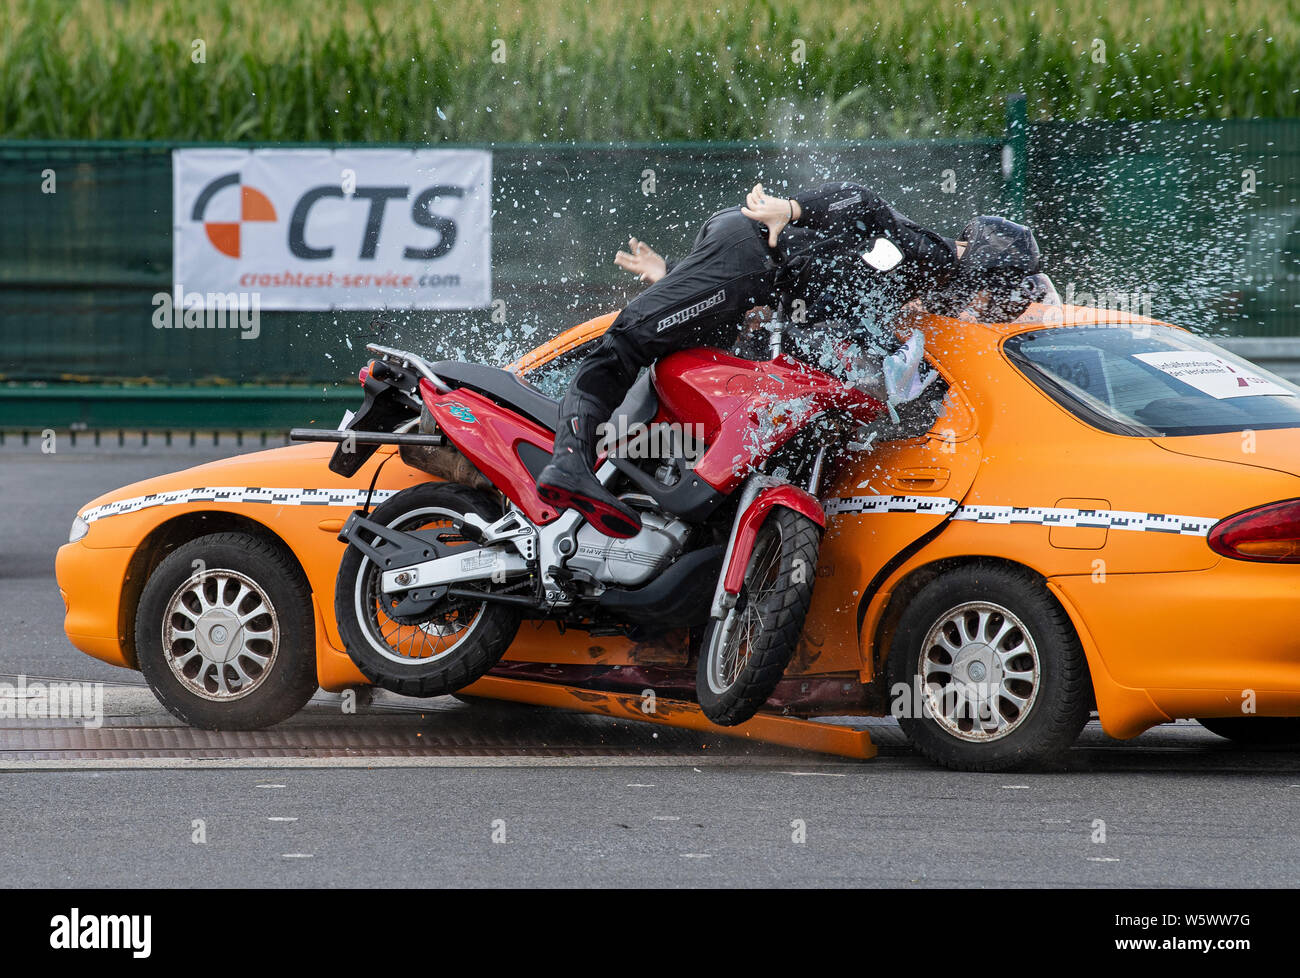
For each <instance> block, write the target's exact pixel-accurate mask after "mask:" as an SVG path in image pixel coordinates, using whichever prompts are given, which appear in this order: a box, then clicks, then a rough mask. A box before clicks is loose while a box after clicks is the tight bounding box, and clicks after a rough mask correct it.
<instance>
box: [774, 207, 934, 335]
mask: <svg viewBox="0 0 1300 978" xmlns="http://www.w3.org/2000/svg"><path fill="white" fill-rule="evenodd" d="M794 199H795V201H796V202H797V203H798V204H799V207H800V209H801V211H802V213H801V214H800V216H799V218H798V220H796V221H793V222H792V223H790V224H788V225H786V227H785V228H784V229H783V230H782V231H781V235H780V237H779V238H778V239H777V247H776V253H775V255H774V258H775V260H776V261H777V262H778V264H779V266H780V272H779V274H778V278H777V287H778V288H779V289H781V290H782V291H786V292H788V293H789V294H790V295H791V296H793V297H795V298H801V299H803V300H804V302H805V303H806V304H807V308H808V314H809V318H810V319H811V320H812V321H821V320H827V319H840V320H844V321H846V322H852V323H863V324H864V325H867V326H872V325H877V326H883V325H885V324H887V323H889V322H892V320H893V319H894V317H895V316H896V315H897V313H898V311H899V310H900V309H901V308H902V307H903V306H904V305H906V304H907V303H908V302H910V301H911V300H913V299H915V298H917V297H918V296H921V295H923V294H925V293H926V292H929V291H931V290H933V289H936V288H941V287H942V286H944V285H945V284H947V283H948V282H949V281H950V280H951V279H952V277H953V276H954V275H955V274H956V269H957V246H956V243H955V242H954V241H953V240H952V239H951V238H945V237H944V236H943V235H941V234H938V233H936V232H934V231H931V230H930V229H929V228H926V227H923V226H922V225H920V224H917V223H916V222H915V221H913V220H911V219H910V218H908V217H907V216H905V215H903V214H901V213H899V212H898V211H897V210H895V209H894V208H893V207H891V206H890V205H889V204H888V203H886V202H885V201H884V200H883V199H882V198H881V197H880V196H879V195H878V194H876V193H875V192H874V191H872V190H869V189H868V188H866V187H863V186H861V185H859V184H855V183H828V184H823V185H822V186H820V187H818V188H816V189H814V190H809V191H806V192H804V193H800V194H796V195H795V197H794ZM882 239H883V241H884V242H888V244H881V243H880V242H881V240H882ZM890 245H892V247H890ZM895 249H896V250H895Z"/></svg>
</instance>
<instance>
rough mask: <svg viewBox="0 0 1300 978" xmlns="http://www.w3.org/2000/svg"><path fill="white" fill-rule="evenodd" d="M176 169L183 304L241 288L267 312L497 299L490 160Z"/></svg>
mask: <svg viewBox="0 0 1300 978" xmlns="http://www.w3.org/2000/svg"><path fill="white" fill-rule="evenodd" d="M172 174H173V176H172V184H173V189H172V195H173V218H172V220H173V234H172V248H173V254H172V268H173V270H174V271H173V278H174V286H175V291H176V295H177V300H178V302H179V303H184V304H185V305H193V304H195V303H194V301H193V298H194V296H195V295H196V294H198V295H208V294H213V295H221V296H227V297H230V296H231V295H232V293H233V294H234V295H236V296H238V295H243V296H249V295H252V296H256V301H258V302H259V303H260V307H261V308H263V309H382V308H388V309H469V308H480V307H484V306H487V305H489V304H490V302H491V289H492V277H491V276H492V270H491V264H492V236H491V220H492V218H491V214H492V155H491V154H490V153H488V152H485V151H482V150H460V149H454V150H433V149H431V150H395V149H346V150H342V149H341V150H328V149H264V150H263V149H258V150H239V149H180V150H176V151H175V152H174V154H173V159H172ZM187 296H188V297H190V299H189V300H187V299H186V298H185V297H187ZM227 301H228V300H227Z"/></svg>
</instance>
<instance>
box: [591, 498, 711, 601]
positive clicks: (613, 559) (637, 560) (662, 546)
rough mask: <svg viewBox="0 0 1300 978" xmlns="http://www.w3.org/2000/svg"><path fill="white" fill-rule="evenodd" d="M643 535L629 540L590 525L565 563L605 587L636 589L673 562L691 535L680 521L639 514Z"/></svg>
mask: <svg viewBox="0 0 1300 978" xmlns="http://www.w3.org/2000/svg"><path fill="white" fill-rule="evenodd" d="M640 516H641V532H640V533H638V534H637V535H636V536H634V537H632V538H630V539H627V540H618V539H615V538H614V537H607V536H605V534H603V533H601V532H600V531H599V530H597V529H595V528H594V527H592V526H591V525H590V524H584V525H583V526H582V527H581V528H580V529H579V530H578V534H577V538H578V539H577V542H578V551H577V553H575V554H574V555H573V556H572V557H570V558H569V559H568V561H566V566H567V567H568V568H569V570H572V571H579V572H584V573H586V574H589V575H591V577H593V578H594V579H595V580H597V581H600V582H601V583H602V584H609V585H614V586H616V587H636V586H638V585H640V584H644V583H645V582H646V581H648V580H649V579H650V578H651V577H653V576H654V575H655V574H657V573H658V572H659V571H661V570H663V569H664V568H665V567H666V566H668V564H669V563H670V562H671V561H672V559H673V557H674V555H676V554H677V553H678V552H679V551H680V550H681V549H682V547H684V546H685V545H686V537H687V535H688V534H689V533H690V527H688V526H687V525H686V524H685V523H683V522H682V521H681V520H677V519H672V518H670V517H667V516H664V515H663V514H662V513H657V512H646V511H644V510H642V511H641V513H640Z"/></svg>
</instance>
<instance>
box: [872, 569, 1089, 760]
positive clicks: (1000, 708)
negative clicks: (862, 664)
mask: <svg viewBox="0 0 1300 978" xmlns="http://www.w3.org/2000/svg"><path fill="white" fill-rule="evenodd" d="M888 673H889V683H890V691H891V697H894V698H895V709H894V711H893V712H894V714H895V716H898V717H899V721H898V722H899V726H900V727H902V729H903V732H904V734H906V736H907V738H908V740H909V741H910V742H911V744H912V746H913V747H915V748H916V749H917V750H918V751H920V752H921V753H922V754H924V755H925V756H926V757H928V758H930V759H931V760H932V761H934V762H936V763H938V764H941V765H943V766H944V767H948V768H953V769H955V770H960V771H1007V770H1013V769H1017V768H1025V767H1035V766H1040V765H1043V764H1047V763H1049V762H1052V761H1054V760H1057V759H1059V757H1060V755H1061V754H1063V753H1064V752H1065V751H1066V750H1067V749H1068V748H1069V747H1070V745H1071V744H1073V743H1074V741H1075V739H1076V738H1077V737H1078V735H1079V731H1080V730H1082V729H1083V726H1084V724H1085V723H1087V722H1088V716H1089V711H1090V708H1091V702H1092V690H1091V681H1090V677H1089V674H1088V663H1087V660H1086V659H1085V657H1084V654H1083V649H1082V647H1081V646H1080V644H1079V639H1078V636H1077V635H1076V634H1075V632H1074V628H1073V626H1072V624H1071V623H1070V619H1069V616H1068V615H1066V613H1065V611H1064V609H1063V608H1062V607H1061V606H1060V605H1059V604H1058V603H1057V602H1056V600H1055V599H1054V598H1053V597H1052V596H1051V594H1049V593H1048V591H1047V589H1046V588H1045V587H1044V586H1043V584H1042V580H1041V579H1040V578H1039V577H1038V576H1037V575H1035V574H1033V573H1031V572H1029V571H1027V570H1021V569H1016V568H1012V567H1006V566H1003V565H998V564H988V563H980V564H968V565H966V566H963V567H958V568H955V569H953V570H949V571H946V572H943V573H941V574H939V576H937V577H936V578H934V579H933V580H932V581H930V582H929V583H928V584H926V585H925V586H924V587H923V588H922V589H921V590H920V591H919V592H918V593H917V594H916V595H915V596H914V597H913V598H912V599H911V601H909V602H908V604H907V607H906V609H905V610H904V612H903V614H902V617H901V618H900V619H899V623H898V628H897V629H896V630H895V633H894V637H893V641H892V643H891V645H890V651H889V661H888ZM945 677H946V678H945ZM899 696H902V697H903V698H904V702H903V703H902V704H901V706H900V705H899V704H898V703H897V697H899Z"/></svg>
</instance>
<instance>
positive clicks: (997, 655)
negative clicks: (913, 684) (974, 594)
mask: <svg viewBox="0 0 1300 978" xmlns="http://www.w3.org/2000/svg"><path fill="white" fill-rule="evenodd" d="M923 646H924V648H925V649H926V650H927V651H926V653H925V655H924V656H923V657H922V659H921V689H922V690H923V691H924V694H925V698H926V703H925V706H926V708H927V709H929V710H930V712H931V713H932V715H933V716H934V719H935V722H937V723H938V724H939V725H940V726H942V727H943V728H944V730H946V731H947V732H948V733H950V734H952V735H953V736H954V737H958V738H960V739H962V740H965V741H968V742H970V743H980V742H983V741H990V740H997V739H999V738H1000V737H1005V736H1006V735H1007V734H1009V733H1011V732H1012V731H1013V730H1015V729H1016V727H1017V726H1019V725H1020V724H1021V723H1022V722H1023V721H1024V720H1025V718H1026V717H1028V716H1029V713H1030V711H1031V710H1032V709H1033V708H1034V701H1035V699H1037V697H1038V689H1039V686H1040V685H1041V683H1042V666H1041V664H1040V662H1039V658H1038V647H1037V645H1036V644H1035V643H1034V638H1033V635H1032V634H1031V633H1030V631H1029V629H1028V628H1026V627H1025V624H1024V623H1023V622H1022V621H1021V620H1020V619H1019V618H1017V617H1016V616H1015V614H1014V613H1013V612H1011V611H1010V610H1008V609H1007V608H1004V607H1002V606H1001V605H998V604H993V603H990V602H987V601H964V602H962V603H961V604H959V605H957V606H956V607H955V608H952V609H950V610H949V611H948V612H946V613H945V614H943V615H941V616H940V618H939V620H938V621H936V622H935V623H934V624H933V625H932V626H931V627H930V631H929V633H928V634H927V635H926V637H925V640H924V642H923Z"/></svg>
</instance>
